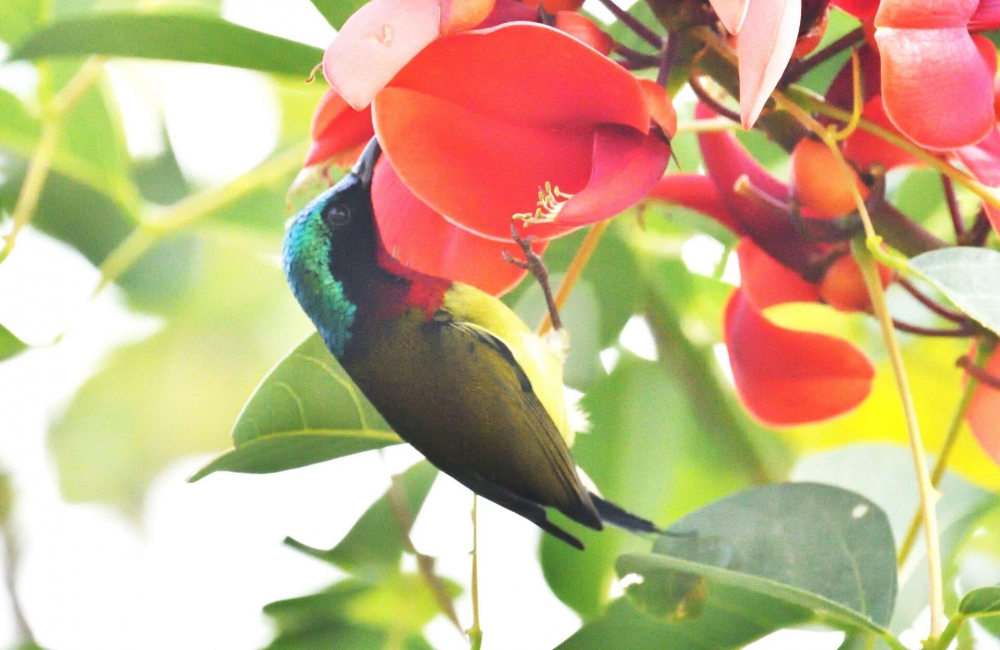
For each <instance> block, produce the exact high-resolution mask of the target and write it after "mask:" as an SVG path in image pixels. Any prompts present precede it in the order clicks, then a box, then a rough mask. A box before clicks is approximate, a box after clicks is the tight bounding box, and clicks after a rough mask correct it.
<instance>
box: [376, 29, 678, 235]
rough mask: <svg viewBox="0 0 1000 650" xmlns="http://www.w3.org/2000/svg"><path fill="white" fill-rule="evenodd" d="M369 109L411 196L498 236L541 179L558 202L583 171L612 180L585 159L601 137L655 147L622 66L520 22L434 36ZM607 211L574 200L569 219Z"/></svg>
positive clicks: (553, 229)
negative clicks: (586, 208)
mask: <svg viewBox="0 0 1000 650" xmlns="http://www.w3.org/2000/svg"><path fill="white" fill-rule="evenodd" d="M483 80H488V82H489V83H488V84H484V82H483ZM374 119H375V131H376V133H377V134H378V136H379V141H380V142H381V143H382V145H383V148H384V150H385V154H386V156H387V157H388V158H389V159H390V160H391V161H392V165H393V167H394V168H395V169H396V171H397V173H398V174H399V176H400V178H401V179H402V180H403V182H404V183H405V184H406V185H407V187H409V188H410V189H411V190H412V191H413V192H414V194H416V195H417V196H418V197H419V198H420V199H421V200H422V201H424V202H425V203H427V204H428V205H429V206H431V207H432V208H433V209H434V210H436V211H437V212H439V213H441V214H445V215H447V216H448V218H449V219H451V220H452V221H453V222H455V223H457V224H460V225H461V226H463V227H464V228H466V229H468V230H472V231H474V232H476V233H478V234H481V235H483V236H486V237H490V238H493V239H498V240H503V241H507V240H508V239H509V237H510V219H511V217H512V216H513V215H515V214H519V213H528V214H532V213H534V212H535V210H536V205H537V203H538V202H539V198H540V197H539V193H540V191H542V190H543V189H544V186H545V184H546V183H548V184H549V185H550V186H551V187H552V188H553V190H555V189H556V188H558V192H556V193H554V195H553V196H554V197H555V198H556V200H555V201H554V202H551V203H554V204H560V205H561V204H563V203H564V202H565V199H566V198H568V196H569V195H573V194H576V193H577V192H580V191H581V190H583V189H584V187H586V186H587V184H588V181H589V179H590V178H591V176H592V175H594V176H595V177H599V178H602V179H603V178H613V177H614V175H615V174H614V172H615V170H613V169H604V168H602V167H600V165H598V166H597V167H595V165H594V162H595V161H594V154H595V150H597V151H598V152H600V151H602V150H603V149H604V148H605V145H607V147H606V148H607V149H608V150H609V151H610V152H611V153H612V154H616V155H618V159H619V160H620V161H621V162H622V163H623V164H628V165H632V164H633V163H635V162H636V160H638V159H641V158H642V156H643V155H645V153H646V151H647V150H652V151H654V152H656V151H660V150H662V148H663V147H661V148H660V149H657V148H656V147H655V146H654V145H650V144H648V143H647V141H646V140H645V139H644V137H640V136H645V134H647V133H648V132H649V121H650V114H649V109H648V107H647V105H646V100H645V95H644V93H643V91H642V89H641V87H640V86H639V84H638V83H637V82H636V81H635V79H634V78H633V77H632V76H631V75H630V74H629V73H628V72H627V71H626V70H625V69H624V68H622V67H621V66H618V65H617V64H615V63H613V62H612V61H611V60H610V59H608V58H607V57H604V56H602V55H601V54H599V53H598V52H596V51H595V50H594V49H592V48H590V47H588V46H586V45H584V44H583V43H580V42H579V41H577V40H576V39H574V38H572V37H570V36H567V35H566V34H563V33H562V32H560V31H557V30H555V29H552V28H549V27H545V26H542V25H536V24H529V23H512V24H507V25H502V26H500V27H497V28H494V29H490V30H484V31H476V32H467V33H464V34H457V35H454V36H449V37H447V38H442V39H440V40H438V41H436V42H434V43H433V44H432V45H430V46H428V47H427V48H426V49H425V50H424V51H422V52H421V53H420V55H419V56H417V57H416V58H414V60H413V61H412V62H411V63H410V65H408V66H407V67H406V68H405V69H403V70H402V71H401V72H400V73H399V75H397V77H396V78H395V79H393V81H392V83H391V84H390V85H389V86H387V87H386V88H385V90H383V91H382V92H381V93H380V94H379V96H378V98H377V99H376V101H375V104H374ZM605 125H607V126H609V127H610V126H611V125H621V126H624V127H629V128H628V129H613V128H608V129H604V128H603V127H604V126H605ZM598 126H601V127H602V128H601V129H598V128H597V127H598ZM626 132H634V134H633V135H629V136H624V135H623V134H624V133H626ZM598 133H600V135H598ZM605 136H607V137H605ZM612 159H614V156H611V157H610V158H607V160H612ZM602 160H604V159H599V160H597V161H596V162H597V163H601V161H602ZM664 166H665V165H664ZM662 171H663V168H662V167H661V168H660V169H659V171H658V172H657V178H658V175H659V174H662ZM655 180H656V179H653V181H652V182H650V183H649V184H648V185H646V186H644V187H643V188H642V190H641V194H640V196H641V195H642V194H645V193H646V192H647V191H648V189H649V188H650V187H652V184H653V183H655ZM636 198H638V197H636ZM588 200H590V201H593V200H596V199H594V198H588ZM578 202H579V203H584V202H585V201H583V199H581V200H580V201H578ZM608 205H609V206H610V208H609V209H613V208H616V207H617V205H615V204H614V202H613V201H612V202H609V203H608ZM625 207H627V206H625ZM610 216H613V213H612V214H605V215H603V216H601V215H597V216H595V215H593V214H590V215H586V216H584V215H583V214H582V212H581V211H580V210H576V211H575V217H574V218H577V219H580V220H584V221H594V220H597V219H599V218H605V217H610ZM563 232H565V227H564V226H562V225H560V224H559V223H558V222H557V223H555V224H539V225H536V226H532V234H535V235H537V236H538V237H540V238H543V239H545V238H551V237H554V236H556V235H558V234H561V233H563Z"/></svg>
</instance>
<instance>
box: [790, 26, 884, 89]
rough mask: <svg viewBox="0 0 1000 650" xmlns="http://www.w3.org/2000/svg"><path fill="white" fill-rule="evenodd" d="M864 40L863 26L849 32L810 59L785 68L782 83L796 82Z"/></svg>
mask: <svg viewBox="0 0 1000 650" xmlns="http://www.w3.org/2000/svg"><path fill="white" fill-rule="evenodd" d="M864 40H865V32H864V29H863V28H861V27H858V28H856V29H853V30H851V31H849V32H847V33H846V34H844V35H843V36H841V37H840V38H838V39H837V40H835V41H834V42H832V43H830V44H829V45H827V46H826V47H824V48H823V49H822V50H820V51H819V52H817V53H816V54H814V55H812V56H811V57H809V58H808V59H804V60H802V61H799V62H798V63H793V64H792V65H789V66H788V68H787V69H786V70H785V74H784V75H783V76H782V78H781V84H782V85H785V84H790V83H795V82H796V81H798V80H799V79H801V78H802V77H804V76H805V75H806V74H808V73H809V72H811V71H812V70H813V69H814V68H816V67H817V66H819V65H821V64H823V63H826V62H827V61H829V60H830V59H832V58H833V57H835V56H837V55H838V54H840V53H841V52H843V51H844V50H846V49H849V48H852V47H854V46H855V45H857V44H858V43H861V42H862V41H864Z"/></svg>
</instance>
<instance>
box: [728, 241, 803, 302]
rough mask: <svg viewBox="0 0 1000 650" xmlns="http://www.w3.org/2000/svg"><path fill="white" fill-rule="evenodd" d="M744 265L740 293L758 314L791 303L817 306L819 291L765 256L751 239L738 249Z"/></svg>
mask: <svg viewBox="0 0 1000 650" xmlns="http://www.w3.org/2000/svg"><path fill="white" fill-rule="evenodd" d="M736 254H737V256H738V258H739V261H740V290H741V291H742V292H743V297H744V299H745V300H747V301H748V302H750V303H751V304H752V305H753V307H754V309H756V310H757V311H759V312H760V311H764V310H765V309H767V308H768V307H771V306H773V305H780V304H784V303H787V302H816V301H818V300H819V291H818V290H817V288H816V285H815V284H812V283H810V282H806V281H805V280H803V279H802V276H800V275H799V274H798V273H796V272H795V271H792V270H791V269H789V268H787V267H786V266H784V265H782V264H781V263H780V262H778V260H776V259H774V258H773V257H771V256H770V255H768V254H767V253H765V252H764V249H762V248H761V247H759V246H757V244H755V243H753V240H751V239H743V240H741V241H740V243H739V245H737V247H736Z"/></svg>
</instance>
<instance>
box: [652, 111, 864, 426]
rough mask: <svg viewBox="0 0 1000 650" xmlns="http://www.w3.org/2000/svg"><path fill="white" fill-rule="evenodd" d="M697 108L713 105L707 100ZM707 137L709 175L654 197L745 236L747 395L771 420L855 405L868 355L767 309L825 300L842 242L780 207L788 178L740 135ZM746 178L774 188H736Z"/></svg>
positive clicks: (736, 341)
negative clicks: (819, 237)
mask: <svg viewBox="0 0 1000 650" xmlns="http://www.w3.org/2000/svg"><path fill="white" fill-rule="evenodd" d="M696 114H697V116H698V117H708V116H709V115H710V112H709V111H708V110H707V109H705V108H704V107H701V106H699V108H698V110H697V113H696ZM699 143H700V145H701V150H702V156H703V158H704V160H705V167H706V170H707V173H708V179H710V182H706V178H705V177H703V176H696V175H692V174H684V175H671V176H667V177H665V178H664V179H663V180H662V181H661V183H660V184H659V185H658V186H657V188H656V189H655V190H654V192H653V193H652V194H651V196H653V197H656V198H661V199H666V200H671V201H673V202H676V203H680V204H682V205H685V206H687V207H690V208H693V209H696V210H699V211H701V212H703V213H705V214H707V215H709V216H711V217H713V218H715V219H716V220H717V221H719V222H720V223H722V224H723V225H725V226H727V227H728V228H730V229H731V230H733V231H734V232H735V233H737V234H739V235H742V236H743V239H742V240H741V241H740V244H739V246H738V248H737V254H738V256H739V261H740V276H741V287H740V288H739V289H737V290H736V291H735V292H734V293H733V295H732V296H731V297H730V299H729V303H728V305H727V307H726V316H725V323H724V326H725V328H724V329H725V340H726V344H727V347H728V350H729V360H730V364H731V366H732V370H733V378H734V382H735V384H736V390H737V393H738V394H739V396H740V399H741V401H742V402H743V404H744V405H745V406H746V407H747V409H748V410H749V411H750V413H752V414H753V415H754V416H755V417H757V418H758V419H760V420H761V421H763V422H765V423H768V424H772V425H793V424H802V423H805V422H814V421H817V420H823V419H827V418H830V417H833V416H836V415H840V414H842V413H845V412H847V411H849V410H851V409H853V408H854V407H856V406H857V405H858V404H860V403H861V402H862V401H864V399H865V398H866V397H867V396H868V393H869V392H870V391H871V384H872V380H873V378H874V369H873V367H872V365H871V363H870V362H869V361H868V359H867V358H866V357H865V356H864V354H863V353H861V352H860V351H859V350H858V349H857V348H855V347H854V346H852V345H851V344H849V343H848V342H847V341H844V340H842V339H838V338H835V337H832V336H827V335H824V334H815V333H809V332H799V331H795V330H790V329H785V328H782V327H779V326H777V325H775V324H774V323H772V322H771V321H770V320H768V319H767V317H766V316H765V314H764V312H765V310H766V309H767V308H768V307H771V306H774V305H778V304H782V303H788V302H817V301H819V300H820V297H819V283H820V282H821V280H822V278H823V273H824V272H825V269H826V268H827V267H828V266H829V265H830V262H832V261H833V260H834V259H837V258H836V255H838V254H842V252H843V251H839V250H837V249H836V248H834V247H833V246H831V245H828V244H819V243H816V242H814V241H810V240H807V239H805V238H803V236H802V235H801V234H800V232H799V231H798V230H797V229H796V228H795V227H794V226H793V224H792V221H791V219H790V214H789V211H788V210H783V209H782V208H781V207H780V206H781V203H782V202H786V201H787V200H788V197H789V195H790V190H789V188H788V186H787V185H785V184H784V183H781V182H780V181H778V180H777V179H775V178H774V177H773V176H771V175H770V174H768V173H767V171H766V170H764V168H763V167H761V166H760V165H759V164H758V163H757V162H756V161H755V160H754V159H753V158H752V157H751V156H750V155H749V154H748V153H747V151H746V150H745V149H744V148H743V147H742V146H740V145H739V143H738V142H737V141H736V139H735V138H734V137H733V136H732V135H730V134H728V133H705V134H702V135H699ZM741 177H745V179H746V180H747V181H749V183H750V185H751V186H752V188H753V189H752V191H754V192H759V193H761V194H763V195H766V197H760V198H758V199H754V198H753V197H752V196H750V195H748V194H747V193H741V192H737V191H735V189H734V186H735V184H736V181H737V179H740V178H741ZM764 198H768V199H771V200H763V199H764ZM805 216H808V213H806V215H805ZM806 276H808V277H809V279H806Z"/></svg>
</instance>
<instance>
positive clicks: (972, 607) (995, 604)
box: [958, 587, 1000, 617]
mask: <svg viewBox="0 0 1000 650" xmlns="http://www.w3.org/2000/svg"><path fill="white" fill-rule="evenodd" d="M958 611H959V613H960V614H962V615H963V616H968V617H973V616H994V615H996V614H1000V587H983V588H981V589H973V590H972V591H970V592H969V593H967V594H965V597H963V598H962V602H961V603H959V605H958Z"/></svg>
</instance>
